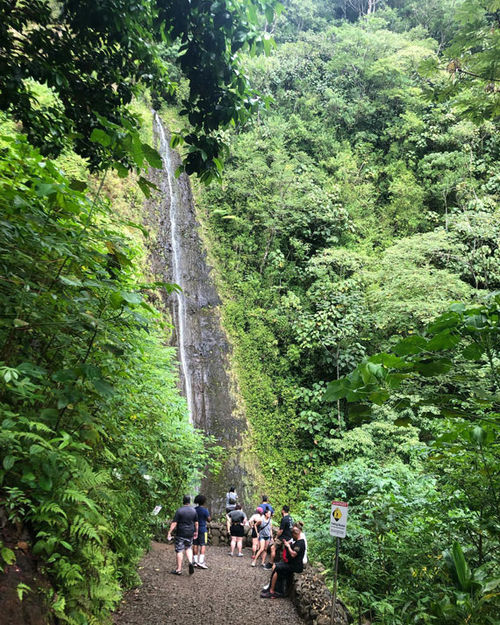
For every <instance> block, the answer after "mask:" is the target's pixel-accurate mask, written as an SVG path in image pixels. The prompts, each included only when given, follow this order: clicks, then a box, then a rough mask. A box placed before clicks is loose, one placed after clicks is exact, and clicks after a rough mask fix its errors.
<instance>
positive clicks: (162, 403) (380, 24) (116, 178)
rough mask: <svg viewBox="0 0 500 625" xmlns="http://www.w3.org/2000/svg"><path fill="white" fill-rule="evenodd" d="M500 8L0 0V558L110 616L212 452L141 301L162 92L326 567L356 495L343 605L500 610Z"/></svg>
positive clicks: (224, 291) (374, 616) (270, 452)
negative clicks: (340, 503)
mask: <svg viewBox="0 0 500 625" xmlns="http://www.w3.org/2000/svg"><path fill="white" fill-rule="evenodd" d="M275 9H278V10H277V11H275ZM499 12H500V5H499V3H498V0H420V1H419V0H302V1H300V0H286V1H285V2H283V7H282V10H280V7H279V6H278V7H277V6H276V3H275V2H273V1H272V0H269V1H261V0H245V1H244V2H242V1H240V0H216V1H215V2H210V3H206V2H202V1H200V0H191V1H190V2H187V1H186V2H182V1H180V2H179V1H175V2H174V1H173V0H172V1H169V0H157V1H154V0H102V1H100V2H99V3H95V2H90V0H88V1H87V0H85V1H82V0H78V1H76V0H60V1H59V0H31V1H30V2H28V1H23V0H16V1H14V2H12V1H11V0H0V109H1V111H2V113H1V115H2V117H1V118H0V135H1V137H0V207H1V215H0V221H1V229H0V293H1V302H0V310H1V314H0V411H1V414H2V416H1V418H2V430H1V432H0V449H1V455H2V459H1V463H2V464H1V466H0V487H1V494H0V497H1V499H0V503H1V509H0V521H1V526H2V536H1V540H2V544H1V545H0V549H1V551H0V554H1V558H2V560H3V562H2V565H3V569H4V571H8V570H10V569H12V568H13V567H15V563H16V558H17V557H19V554H20V552H21V551H23V547H20V543H19V542H18V540H17V538H18V537H19V536H25V535H26V532H27V535H28V537H29V543H30V544H29V548H30V552H32V553H33V554H35V555H36V556H37V557H38V558H40V561H41V562H43V569H44V572H45V574H46V576H47V578H48V580H49V582H50V586H48V587H47V588H46V590H45V591H44V596H43V600H44V601H45V602H46V603H47V605H48V607H49V609H50V611H51V613H52V614H54V615H55V616H56V617H57V619H59V622H64V623H69V624H71V625H86V624H87V623H89V624H101V623H104V622H106V620H107V619H108V617H109V613H110V611H111V610H112V609H113V607H114V606H116V604H117V602H118V601H119V599H120V596H121V592H122V590H123V588H126V587H127V586H130V585H131V584H133V583H134V581H135V580H136V574H135V567H136V564H137V562H138V559H139V557H140V555H141V554H142V553H143V550H144V549H145V548H146V547H147V544H148V542H149V539H150V530H151V523H150V519H151V510H152V509H153V507H154V505H156V504H157V503H158V501H161V503H162V505H164V507H165V509H166V510H167V511H171V510H172V509H173V508H174V507H176V505H177V503H178V499H179V494H180V493H181V492H182V491H183V490H184V489H185V488H187V486H188V484H189V483H190V482H191V481H192V480H194V479H196V477H197V475H199V472H200V471H201V470H202V468H203V467H204V466H206V464H207V463H209V464H210V463H212V464H213V463H216V460H215V459H214V458H216V454H215V455H214V453H213V449H212V448H213V445H214V442H213V441H211V440H210V439H207V438H205V437H203V436H202V435H201V434H200V433H197V432H195V431H194V430H193V429H192V428H191V426H190V425H189V424H188V421H187V410H186V406H185V402H184V401H183V400H182V398H180V396H179V393H178V390H177V386H176V373H175V362H174V358H175V356H174V354H173V352H172V350H171V349H170V348H168V347H165V343H166V340H167V338H168V335H169V329H168V323H167V321H166V318H165V315H164V313H163V311H161V310H156V309H155V308H154V306H153V305H152V294H153V293H154V291H155V290H157V289H158V288H163V289H166V290H167V291H172V290H173V289H174V288H175V286H173V285H166V284H158V283H154V282H153V281H152V280H151V279H150V278H149V276H148V268H147V266H146V260H145V259H146V252H145V248H144V238H145V236H146V235H145V233H144V227H143V225H142V223H141V203H142V201H143V198H144V196H149V195H150V194H151V193H152V192H154V189H152V188H151V184H150V182H149V180H148V177H147V175H146V174H145V170H146V169H147V168H148V167H149V166H152V167H159V166H161V160H160V159H159V156H158V154H157V153H156V152H155V150H154V149H153V148H152V147H151V143H152V137H151V113H150V107H151V105H153V106H154V107H155V108H160V107H162V106H165V105H166V104H168V105H169V106H170V107H171V111H172V110H174V111H175V113H173V114H172V115H174V114H175V115H178V116H179V119H182V120H185V121H183V122H182V124H180V125H179V127H178V128H176V130H177V131H178V132H177V135H176V136H175V137H174V144H175V145H178V146H179V147H180V149H181V151H182V153H183V158H184V167H185V170H186V171H187V172H188V173H190V174H194V173H197V174H198V176H199V177H200V179H201V181H202V182H205V183H210V181H212V183H211V185H210V186H208V187H206V188H202V187H200V188H198V190H197V197H198V204H199V209H200V217H201V219H202V222H203V229H204V237H205V239H206V241H207V243H208V245H209V253H210V256H211V260H212V262H213V264H214V267H215V271H216V273H217V279H218V285H219V288H220V291H221V295H222V298H223V302H224V303H223V318H224V323H225V327H226V329H227V331H228V333H229V334H230V337H231V339H232V343H233V345H234V367H235V372H236V375H237V378H238V382H239V387H240V391H241V394H242V397H243V400H244V403H245V406H246V412H247V415H248V418H249V421H250V423H251V427H252V432H253V437H254V441H253V443H254V448H255V449H256V450H257V455H258V458H259V461H260V465H261V468H262V472H263V475H264V476H265V479H266V482H267V485H268V488H269V494H270V495H271V496H272V499H273V502H276V503H277V504H280V503H291V504H292V505H293V507H294V508H293V512H294V513H295V511H297V514H296V515H295V516H297V515H299V516H302V518H303V519H304V520H305V522H306V529H307V534H308V537H309V544H310V550H311V555H312V556H313V557H314V559H317V560H320V561H322V562H323V563H324V564H325V566H326V567H328V569H327V572H326V575H327V578H328V579H330V580H331V577H332V572H331V568H330V567H331V561H332V554H333V549H334V545H333V542H332V540H331V539H330V537H329V535H328V525H329V513H330V501H331V499H332V498H336V499H345V500H346V501H348V502H349V505H350V513H349V514H350V517H349V526H348V537H347V538H346V539H345V540H343V541H342V548H341V559H340V567H341V570H340V575H341V586H340V593H341V596H342V597H343V598H344V599H345V600H346V602H347V603H348V605H349V606H350V608H351V609H352V611H353V613H356V614H357V613H358V610H359V613H360V614H362V615H363V616H364V618H366V619H369V620H370V621H371V622H374V623H385V624H386V625H389V624H390V625H399V624H403V623H404V624H407V623H408V624H409V623H436V624H441V623H450V624H451V623H453V624H455V623H457V624H458V623H461V624H465V623H467V624H469V625H472V624H476V625H486V624H492V623H495V622H497V621H496V615H497V614H498V611H499V605H498V597H499V595H498V585H499V572H498V556H499V545H498V537H499V518H500V517H499V497H500V492H499V461H498V418H499V413H500V405H499V404H500V400H499V380H500V372H499V368H500V353H499V352H500V338H499V328H498V322H499V314H500V295H499V294H498V291H499V290H500V288H499V287H500V252H499V250H500V246H499V242H500V219H499V210H498V207H497V200H498V191H499V185H500V177H499V173H498V134H497V120H498V115H499V75H498V50H499V45H498V37H499V34H498V33H499V30H498V27H499V21H500V18H499V15H500V13H499ZM258 52H265V53H266V54H265V55H263V56H257V55H256V53H258ZM259 93H260V94H261V95H262V97H263V98H264V100H266V101H267V107H266V108H264V107H262V106H261V105H260V104H261V97H260V96H259ZM224 158H225V170H224V172H223V173H222V172H221V170H222V162H223V160H224ZM214 180H215V181H214ZM23 532H24V533H23ZM13 537H14V538H13ZM37 592H39V591H38V589H37V588H34V587H30V586H28V585H26V584H24V583H23V582H20V583H19V584H18V586H17V594H18V596H19V599H20V600H21V599H23V600H28V599H29V597H30V596H32V595H33V594H36V593H37Z"/></svg>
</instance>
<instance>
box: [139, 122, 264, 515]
mask: <svg viewBox="0 0 500 625" xmlns="http://www.w3.org/2000/svg"><path fill="white" fill-rule="evenodd" d="M154 134H155V136H156V138H157V142H158V149H159V152H160V154H161V156H162V159H163V163H164V167H163V170H162V171H156V173H155V174H154V175H153V179H154V181H155V183H156V185H157V186H158V187H159V189H160V199H159V200H158V199H155V201H154V202H149V203H148V204H147V208H148V209H149V219H150V222H153V225H154V226H155V229H156V230H157V233H158V234H157V241H156V248H155V249H154V250H153V251H152V253H151V257H150V260H151V265H152V268H153V271H154V272H155V274H156V276H157V278H158V279H160V280H164V281H168V282H174V283H176V284H178V285H179V286H180V287H181V289H182V291H181V292H180V293H177V294H175V295H170V296H167V295H166V294H164V296H163V300H164V302H165V303H166V304H167V305H168V306H169V308H170V310H171V315H172V321H173V325H174V335H173V344H174V345H176V347H177V350H178V359H179V365H180V366H179V368H180V378H181V383H182V392H183V394H184V395H185V397H186V400H187V404H188V408H189V413H190V420H191V423H192V424H193V425H194V427H196V428H199V429H200V430H202V431H204V432H205V433H207V434H211V435H213V436H214V437H215V439H216V440H217V443H218V444H219V445H221V446H222V447H223V448H224V449H225V450H226V451H225V455H224V459H223V465H222V468H221V471H220V472H219V474H218V475H217V476H213V475H208V476H207V477H206V478H205V479H204V480H203V481H202V483H201V492H203V493H204V494H205V495H206V496H207V498H208V503H209V506H210V507H211V510H212V514H213V515H216V514H219V513H221V512H222V510H223V507H224V495H225V493H226V491H227V489H228V487H229V486H235V487H236V490H237V492H239V494H240V499H241V500H242V503H243V505H245V504H246V505H247V506H249V505H250V504H251V500H250V498H251V497H252V496H253V495H254V494H255V489H256V483H257V482H258V471H257V468H256V461H255V458H254V457H253V454H252V452H251V451H249V450H248V449H247V447H248V446H249V445H248V425H247V422H246V418H245V416H244V414H242V410H241V409H238V408H237V403H236V401H235V396H234V391H233V390H232V386H234V385H232V383H231V379H230V375H229V356H230V352H231V349H230V345H229V342H228V339H227V337H226V335H225V333H224V331H223V329H222V327H221V323H220V313H219V306H220V299H219V296H218V294H217V291H216V288H215V285H214V282H213V280H212V277H211V275H210V268H209V267H208V265H207V262H206V253H205V250H204V249H203V245H202V241H201V239H200V236H199V234H198V228H199V224H198V222H197V218H196V212H195V206H194V202H193V196H192V193H191V187H190V182H189V178H188V177H187V176H186V175H185V174H181V176H180V177H179V178H176V177H175V170H176V168H177V167H178V166H179V165H180V157H179V155H178V154H177V152H175V151H174V150H172V149H171V148H170V136H169V132H168V131H167V129H166V128H165V127H164V125H163V123H162V121H161V119H160V117H159V116H158V114H156V113H155V116H154Z"/></svg>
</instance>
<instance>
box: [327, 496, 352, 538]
mask: <svg viewBox="0 0 500 625" xmlns="http://www.w3.org/2000/svg"><path fill="white" fill-rule="evenodd" d="M347 510H348V504H347V503H346V502H345V501H332V512H331V515H330V536H336V537H337V538H345V535H346V526H347Z"/></svg>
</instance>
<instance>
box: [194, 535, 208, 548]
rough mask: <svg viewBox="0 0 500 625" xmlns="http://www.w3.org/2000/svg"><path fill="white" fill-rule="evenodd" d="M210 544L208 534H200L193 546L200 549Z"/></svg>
mask: <svg viewBox="0 0 500 625" xmlns="http://www.w3.org/2000/svg"><path fill="white" fill-rule="evenodd" d="M207 542H208V532H199V533H198V538H195V539H194V540H193V545H198V547H204V546H205V545H206V544H207Z"/></svg>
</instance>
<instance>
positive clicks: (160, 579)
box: [114, 543, 304, 625]
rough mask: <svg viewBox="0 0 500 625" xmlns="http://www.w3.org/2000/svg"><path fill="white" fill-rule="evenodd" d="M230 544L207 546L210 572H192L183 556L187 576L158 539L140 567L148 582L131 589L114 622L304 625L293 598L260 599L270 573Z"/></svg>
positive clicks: (117, 624)
mask: <svg viewBox="0 0 500 625" xmlns="http://www.w3.org/2000/svg"><path fill="white" fill-rule="evenodd" d="M228 551H229V550H228V548H227V547H207V558H206V562H207V566H208V567H209V568H208V569H207V570H202V569H198V568H197V569H195V572H194V574H193V575H191V576H190V575H189V572H188V568H187V562H186V560H185V559H184V565H183V571H182V576H176V575H171V574H170V571H171V570H172V569H174V568H175V553H174V548H173V546H172V545H165V544H162V543H153V545H152V549H151V551H150V552H149V553H148V554H147V555H146V556H145V558H144V559H143V561H142V562H141V565H140V568H139V574H140V576H141V579H142V583H143V585H142V586H141V587H139V588H137V589H135V590H131V591H130V592H128V593H127V594H126V595H125V597H124V599H123V601H122V603H121V606H120V609H119V610H118V611H117V612H116V614H115V617H114V624H115V625H185V624H186V623H198V622H201V623H203V625H241V624H244V625H262V624H263V623H264V624H265V625H273V624H276V625H277V624H278V623H286V625H304V621H302V619H300V618H299V616H298V614H297V612H296V610H295V608H294V606H293V604H292V602H291V601H290V600H288V599H261V598H260V596H259V595H260V591H261V588H262V586H263V585H264V584H266V583H267V582H268V580H269V577H270V573H269V571H265V570H264V569H262V568H261V567H260V566H256V567H255V568H253V567H251V566H250V563H251V557H250V556H251V550H250V549H244V550H243V551H244V554H245V555H244V557H243V558H237V557H232V558H231V556H229V555H228Z"/></svg>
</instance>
